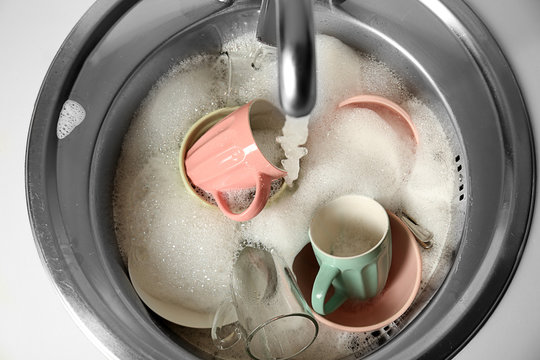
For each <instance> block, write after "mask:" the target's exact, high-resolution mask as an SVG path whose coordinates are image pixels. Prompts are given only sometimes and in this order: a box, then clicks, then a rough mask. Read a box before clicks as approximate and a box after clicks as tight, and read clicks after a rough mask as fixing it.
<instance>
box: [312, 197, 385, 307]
mask: <svg viewBox="0 0 540 360" xmlns="http://www.w3.org/2000/svg"><path fill="white" fill-rule="evenodd" d="M309 238H310V241H311V246H312V247H313V251H314V252H315V257H316V258H317V261H318V263H319V266H320V268H319V272H318V274H317V277H316V278H315V282H314V284H313V290H312V293H311V304H312V306H313V310H315V311H316V312H317V313H319V314H321V315H327V314H329V313H331V312H333V311H335V310H336V309H337V308H338V307H340V306H341V305H342V304H343V303H344V302H345V301H346V300H347V299H349V298H350V299H357V300H367V299H370V298H372V297H374V296H376V295H377V294H379V293H380V292H381V290H382V289H383V288H384V286H385V285H386V279H387V278H388V272H389V271H390V265H391V263H392V234H391V232H390V220H389V218H388V214H387V213H386V210H385V209H384V208H383V207H382V205H381V204H379V203H378V202H377V201H375V200H373V199H372V198H369V197H366V196H362V195H346V196H342V197H340V198H338V199H335V200H333V201H331V202H329V203H327V204H326V205H324V206H322V207H320V208H319V209H317V211H316V212H315V215H314V217H313V219H312V220H311V225H310V227H309ZM330 285H333V287H334V294H333V295H332V296H331V297H330V299H329V300H328V301H327V302H326V303H325V298H326V293H327V292H328V290H329V288H330Z"/></svg>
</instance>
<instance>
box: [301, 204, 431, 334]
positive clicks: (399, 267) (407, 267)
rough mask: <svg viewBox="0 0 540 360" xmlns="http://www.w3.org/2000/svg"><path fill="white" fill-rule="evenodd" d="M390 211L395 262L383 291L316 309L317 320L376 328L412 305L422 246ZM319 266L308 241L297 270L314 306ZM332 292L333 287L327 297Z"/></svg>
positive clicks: (362, 328) (361, 328)
mask: <svg viewBox="0 0 540 360" xmlns="http://www.w3.org/2000/svg"><path fill="white" fill-rule="evenodd" d="M388 215H389V218H390V227H391V231H392V265H391V267H390V273H389V274H388V280H387V282H386V286H385V288H384V289H383V291H382V292H381V293H380V294H379V295H377V296H376V297H374V298H373V299H370V300H368V301H358V300H347V301H346V302H345V303H344V304H343V305H342V306H340V307H339V308H338V309H337V310H336V311H334V312H333V313H331V314H329V315H326V316H322V315H320V314H317V313H316V312H313V315H314V316H315V318H316V319H317V321H319V322H321V323H323V324H326V325H328V326H330V327H332V328H334V329H336V330H340V331H349V332H364V331H373V330H376V329H380V328H383V327H384V326H386V325H388V324H389V323H391V322H392V321H394V320H396V319H397V318H398V317H400V316H401V315H402V314H403V313H404V312H405V310H407V308H408V307H409V306H410V305H411V303H412V302H413V300H414V298H415V297H416V294H417V293H418V289H419V287H420V280H421V277H422V260H421V257H420V250H419V249H418V245H417V244H416V240H415V239H414V236H413V234H412V233H411V232H410V231H409V229H408V228H407V227H406V225H405V224H404V223H403V222H402V221H401V220H400V219H399V218H398V217H397V216H396V215H394V214H393V213H391V212H388ZM318 270H319V264H318V263H317V260H316V259H315V254H314V253H313V250H312V248H311V244H308V245H306V246H305V247H304V248H303V249H302V251H300V252H299V253H298V255H297V256H296V258H295V259H294V262H293V272H294V274H295V275H296V279H297V281H298V286H299V287H300V291H301V292H302V294H303V295H304V298H305V299H306V301H307V302H308V304H309V305H310V306H311V289H312V286H313V282H314V281H315V277H316V276H317V272H318ZM331 294H332V289H331V290H330V291H329V292H328V294H327V297H329V296H331Z"/></svg>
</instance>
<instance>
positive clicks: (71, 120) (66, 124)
mask: <svg viewBox="0 0 540 360" xmlns="http://www.w3.org/2000/svg"><path fill="white" fill-rule="evenodd" d="M85 117H86V110H84V107H83V106H82V105H81V104H79V103H78V102H76V101H74V100H66V102H64V105H62V110H61V111H60V116H59V117H58V123H57V124H56V136H57V137H58V139H63V138H65V137H66V136H68V135H69V134H71V132H72V131H73V129H75V128H76V127H77V126H78V125H80V124H81V123H82V122H83V121H84V118H85Z"/></svg>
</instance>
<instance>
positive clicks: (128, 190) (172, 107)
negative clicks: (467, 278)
mask: <svg viewBox="0 0 540 360" xmlns="http://www.w3.org/2000/svg"><path fill="white" fill-rule="evenodd" d="M254 38H255V37H254V34H246V35H245V36H243V37H240V38H238V39H237V40H235V41H232V42H230V43H227V44H225V45H224V48H225V50H226V51H228V52H230V53H234V54H236V55H235V56H240V58H241V57H242V56H244V57H249V56H252V55H253V54H256V53H257V48H258V45H257V43H256V42H255V40H254ZM316 44H317V56H318V58H317V60H318V61H317V66H318V69H317V74H318V90H317V91H318V94H317V104H316V107H315V109H314V111H313V112H312V114H311V117H310V120H309V122H308V127H309V137H308V138H307V139H306V140H305V141H306V142H305V144H304V145H303V147H305V148H306V150H307V154H306V155H305V156H304V157H302V158H301V159H300V160H299V161H300V167H299V173H298V179H297V180H296V182H295V184H294V186H293V187H287V188H286V189H285V190H284V191H283V192H280V194H279V196H276V197H275V198H274V199H272V201H270V202H269V203H268V205H267V206H266V208H265V209H264V210H263V211H262V212H261V213H260V214H259V215H258V216H257V217H255V218H254V219H252V220H250V221H248V222H244V223H235V222H232V221H230V220H229V219H228V218H226V217H225V216H223V215H222V214H221V213H220V212H219V211H218V210H217V209H216V208H215V207H214V208H212V207H209V206H208V205H205V204H203V203H202V202H201V200H200V199H198V198H196V197H194V196H192V195H191V194H189V193H188V192H187V191H186V189H185V188H184V185H183V184H182V182H181V180H180V179H179V174H178V151H179V146H180V143H181V141H182V139H183V137H184V136H185V134H186V132H187V130H188V129H189V127H190V126H191V125H192V124H193V123H194V122H195V121H197V120H198V119H199V118H200V117H202V116H203V115H205V114H206V113H208V112H211V111H213V110H216V109H218V108H220V107H223V106H231V105H242V104H244V103H247V102H249V101H250V100H252V99H254V98H263V99H266V100H268V101H270V102H273V103H274V104H277V83H276V79H277V76H276V69H277V64H276V62H275V58H274V57H272V56H265V57H264V59H263V60H260V59H259V63H258V66H257V68H256V69H255V68H253V67H250V68H249V69H248V70H247V71H246V72H244V73H243V74H242V75H241V76H237V77H236V78H235V80H234V81H233V82H232V84H233V85H234V89H233V91H229V90H228V87H229V84H228V80H227V79H228V64H227V62H226V61H223V59H222V58H220V57H216V56H197V57H194V58H191V59H188V60H185V61H183V62H181V63H179V64H178V65H177V66H176V67H174V68H173V69H171V71H170V72H169V73H167V74H165V75H164V77H163V78H162V79H161V80H160V81H159V82H158V83H157V84H156V86H155V87H154V89H152V91H151V92H150V93H149V95H148V97H147V98H146V99H145V101H144V102H143V104H142V105H141V108H140V109H139V111H138V112H137V114H136V115H135V117H134V119H133V121H132V124H131V126H130V129H129V131H128V133H127V134H126V137H125V140H124V144H123V148H122V155H121V158H120V160H119V164H118V169H117V174H116V179H115V195H114V215H115V224H116V227H117V229H116V230H117V231H116V233H117V239H118V242H119V247H120V249H121V251H122V254H123V255H124V258H125V260H126V261H127V258H128V257H130V254H135V255H131V257H133V258H135V259H136V260H135V261H137V262H138V265H137V266H144V267H145V268H146V269H148V270H147V271H146V273H147V275H146V277H145V278H144V279H142V281H143V282H144V284H146V287H145V290H146V291H148V292H150V293H152V294H154V295H155V296H158V297H160V298H162V299H166V300H168V301H172V302H177V303H182V304H184V305H186V306H189V307H190V308H192V309H194V310H198V311H208V312H213V311H215V309H216V307H217V304H219V302H220V301H222V300H224V299H227V298H228V297H229V296H230V294H229V293H228V291H229V277H228V275H229V273H230V271H231V267H232V263H233V259H234V256H235V254H236V253H237V252H238V250H239V249H240V248H241V246H242V245H245V244H252V245H257V244H262V246H264V247H266V248H275V249H276V250H277V251H278V253H280V254H281V256H282V257H283V258H284V259H285V260H286V262H287V263H288V264H289V265H291V264H292V262H293V260H294V257H295V255H296V254H297V253H298V252H299V251H300V250H301V249H302V248H303V247H304V246H305V245H306V244H308V243H309V238H308V228H309V223H310V220H311V217H312V216H313V213H314V212H315V210H316V209H317V208H318V207H319V206H321V205H323V204H325V203H326V202H328V201H331V200H333V199H335V198H336V197H338V196H340V195H345V194H350V193H357V194H363V195H367V196H371V197H373V198H375V199H376V200H378V201H379V202H380V203H381V204H382V205H383V206H384V207H385V208H387V209H389V210H392V211H396V210H398V209H401V210H404V211H405V212H406V213H408V214H409V215H410V216H412V217H413V218H415V220H416V221H417V222H418V223H419V224H420V225H422V226H424V227H426V228H427V229H428V230H430V231H431V232H432V233H433V234H434V238H433V243H434V245H433V247H432V248H431V249H430V250H429V251H422V252H421V254H422V264H423V270H422V285H421V290H420V292H422V291H431V292H433V291H435V290H436V289H435V288H432V287H431V286H432V285H430V279H431V277H432V275H433V274H434V273H435V270H436V268H437V267H438V266H440V264H441V262H445V261H446V262H449V261H450V258H448V257H447V254H449V253H451V252H452V248H449V246H450V245H449V244H455V243H456V241H455V240H454V239H455V238H456V237H457V236H458V235H457V234H456V232H452V231H451V230H452V226H451V225H452V223H453V222H455V221H456V219H455V212H456V198H457V196H456V193H457V189H456V188H457V186H456V173H455V171H454V163H453V158H454V154H453V153H452V151H451V146H450V143H449V140H448V137H447V136H446V134H445V132H444V130H443V128H442V126H441V125H440V123H439V120H438V119H437V117H436V115H435V114H434V113H433V112H432V111H431V110H430V109H429V108H428V107H427V106H426V105H425V104H423V103H421V102H420V101H419V100H417V99H415V98H414V97H412V96H411V95H410V94H409V93H407V91H406V90H405V88H404V86H403V85H402V82H401V81H400V79H399V78H398V77H397V76H396V75H395V74H394V73H393V72H392V71H391V70H389V69H388V68H387V67H386V66H384V64H381V63H379V62H377V61H376V60H374V59H371V58H368V57H365V56H363V55H361V54H359V53H357V52H356V51H354V50H353V49H351V48H350V47H348V46H346V45H345V44H343V43H342V42H340V41H339V40H337V39H334V38H332V37H329V36H322V35H318V36H317V38H316ZM233 75H234V74H233ZM362 93H370V94H377V95H381V96H385V97H387V98H389V99H390V100H392V101H394V102H396V103H398V104H400V105H401V106H402V107H403V108H404V109H406V110H407V111H408V112H409V114H410V115H411V118H412V121H413V122H414V123H415V125H416V127H417V129H418V133H419V139H420V142H419V144H418V146H417V147H414V146H413V145H412V142H411V141H410V138H409V137H407V136H403V133H401V132H400V131H399V129H398V128H396V127H395V126H392V124H391V123H389V122H387V121H386V120H385V119H384V118H382V117H381V116H380V115H379V114H378V113H376V112H373V111H371V110H369V109H362V108H357V107H346V108H342V109H338V108H337V104H338V103H339V102H340V101H342V100H344V99H346V98H348V97H351V96H354V95H359V94H362ZM248 191H250V190H248ZM235 196H236V197H237V198H246V194H245V193H244V194H240V195H238V194H236V195H235V194H231V195H230V197H231V198H230V201H232V202H235V201H236V200H235ZM247 196H248V197H249V196H252V195H247ZM459 230H460V229H456V231H459ZM426 298H429V297H426ZM423 305H425V303H421V304H417V305H415V306H419V307H420V306H423ZM176 331H178V333H179V334H182V336H183V337H185V338H187V339H188V340H189V341H191V342H193V343H194V344H196V346H198V347H200V348H202V349H206V351H208V352H209V353H214V351H215V348H214V346H213V345H212V343H211V340H210V339H209V338H210V337H209V334H208V332H207V331H203V330H200V331H199V330H194V329H184V328H181V327H180V328H177V329H176ZM388 336H389V335H388ZM383 340H384V339H383ZM380 341H381V338H380V337H377V336H374V335H373V336H372V335H370V334H368V333H361V334H348V333H341V332H338V331H335V330H332V329H330V328H328V327H326V326H324V325H321V330H320V334H319V336H318V338H317V339H316V341H315V343H314V344H313V345H312V346H311V347H310V348H309V349H307V351H306V352H304V353H303V354H302V355H301V356H300V357H299V358H304V359H314V358H318V359H323V358H324V359H337V358H341V357H343V356H346V355H349V354H351V353H360V354H363V353H365V352H366V351H368V350H370V349H373V348H374V347H376V346H378V343H379V342H380ZM237 349H240V347H237ZM219 355H220V356H222V357H224V358H245V354H244V353H243V349H240V350H231V351H225V352H220V353H219Z"/></svg>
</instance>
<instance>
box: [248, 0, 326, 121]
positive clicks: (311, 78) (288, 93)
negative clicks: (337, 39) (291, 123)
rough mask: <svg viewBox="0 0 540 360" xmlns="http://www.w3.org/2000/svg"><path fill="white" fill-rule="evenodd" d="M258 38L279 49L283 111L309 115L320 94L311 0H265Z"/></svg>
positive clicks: (258, 27) (280, 93)
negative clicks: (317, 85)
mask: <svg viewBox="0 0 540 360" xmlns="http://www.w3.org/2000/svg"><path fill="white" fill-rule="evenodd" d="M257 39H258V40H259V41H261V42H263V43H265V44H268V45H271V46H276V47H277V49H278V79H279V96H280V101H281V107H282V108H283V111H284V112H285V113H286V114H287V115H290V116H293V117H301V116H305V115H308V114H309V113H310V112H311V110H312V109H313V107H314V106H315V100H316V95H317V88H316V84H317V81H316V65H315V58H316V57H315V30H314V25H313V8H312V4H311V0H263V1H262V5H261V12H260V16H259V23H258V26H257Z"/></svg>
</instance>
